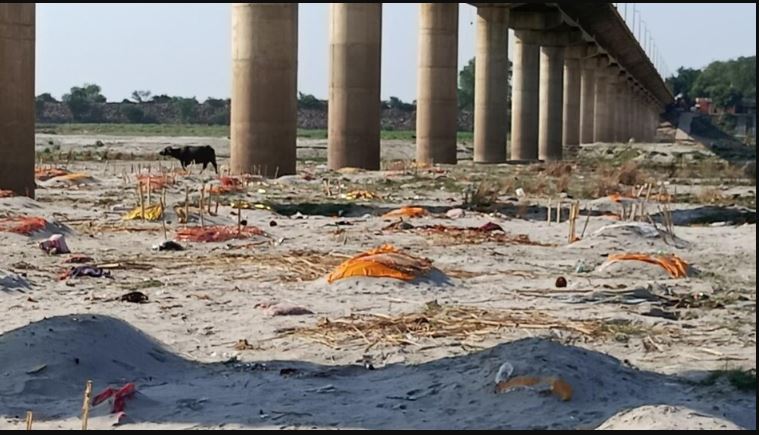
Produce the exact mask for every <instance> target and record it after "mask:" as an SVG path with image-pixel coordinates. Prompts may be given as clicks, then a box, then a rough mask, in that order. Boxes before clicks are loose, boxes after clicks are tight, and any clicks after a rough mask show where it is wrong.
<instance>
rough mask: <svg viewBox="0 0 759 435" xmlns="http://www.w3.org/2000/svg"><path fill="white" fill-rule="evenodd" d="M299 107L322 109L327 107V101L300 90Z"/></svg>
mask: <svg viewBox="0 0 759 435" xmlns="http://www.w3.org/2000/svg"><path fill="white" fill-rule="evenodd" d="M298 107H299V108H301V109H321V108H324V107H327V102H326V101H324V100H320V99H318V98H316V97H315V96H313V95H311V94H304V93H303V92H298Z"/></svg>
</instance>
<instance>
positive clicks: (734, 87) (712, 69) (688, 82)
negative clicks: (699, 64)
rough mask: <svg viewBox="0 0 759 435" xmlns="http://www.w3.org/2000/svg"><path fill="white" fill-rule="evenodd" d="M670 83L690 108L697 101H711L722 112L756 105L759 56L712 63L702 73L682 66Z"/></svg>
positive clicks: (701, 70) (676, 93)
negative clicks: (746, 105) (757, 61)
mask: <svg viewBox="0 0 759 435" xmlns="http://www.w3.org/2000/svg"><path fill="white" fill-rule="evenodd" d="M667 83H668V84H669V85H670V86H671V89H672V92H673V93H674V94H675V95H678V94H682V96H683V99H684V100H685V102H686V103H688V104H689V105H692V104H694V103H695V99H696V98H711V100H712V101H713V102H714V104H715V105H717V107H720V108H723V109H724V108H729V107H735V106H739V105H740V104H741V103H742V102H743V101H746V100H748V101H753V102H756V56H751V57H739V58H737V59H731V60H727V61H717V62H712V63H710V64H709V65H708V66H706V68H703V69H700V70H699V69H693V68H682V67H681V68H680V69H678V70H677V74H675V75H673V76H672V77H669V78H668V79H667Z"/></svg>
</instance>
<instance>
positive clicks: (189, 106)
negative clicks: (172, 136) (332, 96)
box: [35, 58, 511, 125]
mask: <svg viewBox="0 0 759 435" xmlns="http://www.w3.org/2000/svg"><path fill="white" fill-rule="evenodd" d="M509 71H511V67H510V66H509ZM474 77H475V59H474V58H472V59H471V60H470V61H469V62H468V63H467V64H466V65H465V66H464V67H463V68H462V69H461V71H460V72H459V84H458V100H459V101H458V103H459V109H460V110H461V111H464V112H471V111H473V110H474V82H475V78H474ZM510 89H511V74H510V73H509V90H510ZM510 93H511V92H508V93H507V95H506V98H507V99H510V98H511V96H510ZM106 103H107V101H106V97H105V96H104V95H103V94H102V88H101V87H100V86H99V85H97V84H93V83H85V84H83V85H82V86H74V87H72V88H71V89H70V91H69V92H68V93H66V94H64V95H63V96H62V98H61V100H60V101H59V100H57V99H55V98H54V97H53V96H52V95H51V94H50V93H43V94H41V95H38V96H37V97H36V101H35V104H36V109H37V116H38V118H39V117H41V116H42V114H43V113H44V112H45V110H46V109H47V108H49V105H64V106H65V107H66V108H67V109H68V110H69V111H70V112H71V116H72V117H73V120H74V122H85V123H98V122H105V119H106V118H112V117H113V116H114V113H112V112H113V111H112V110H111V111H108V110H106V105H107V104H106ZM118 106H119V107H118V109H117V110H118V111H119V112H120V114H121V115H123V118H125V119H126V120H127V121H128V122H130V123H135V124H150V123H163V122H166V119H173V120H177V121H179V122H182V123H186V124H193V123H200V120H201V118H202V120H204V122H202V123H210V124H220V125H223V124H228V123H229V111H230V100H229V99H228V98H227V99H219V98H208V99H206V100H205V101H204V102H202V103H201V102H200V101H198V100H197V99H196V98H195V97H192V98H186V97H180V96H169V95H166V94H160V95H153V93H152V92H151V91H149V90H135V91H134V92H132V94H131V98H129V99H124V100H122V101H121V102H120V104H118ZM150 106H153V107H152V108H151V107H150ZM156 106H159V108H160V110H158V109H156ZM298 108H300V109H311V110H326V109H327V101H326V100H321V99H319V98H317V97H315V96H314V95H311V94H306V93H303V92H299V93H298ZM382 108H383V109H388V110H396V111H399V112H408V113H413V112H415V111H416V100H414V101H412V102H410V103H409V102H406V101H403V100H401V99H400V98H398V97H390V98H389V99H388V100H385V101H382ZM201 115H202V116H201Z"/></svg>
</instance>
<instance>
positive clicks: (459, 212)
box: [445, 208, 466, 219]
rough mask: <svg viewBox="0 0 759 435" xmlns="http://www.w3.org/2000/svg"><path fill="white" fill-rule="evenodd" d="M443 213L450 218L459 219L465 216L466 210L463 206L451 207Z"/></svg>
mask: <svg viewBox="0 0 759 435" xmlns="http://www.w3.org/2000/svg"><path fill="white" fill-rule="evenodd" d="M445 215H446V216H448V217H449V218H450V219H461V218H463V217H465V216H466V211H464V209H463V208H452V209H450V210H448V211H447V212H445Z"/></svg>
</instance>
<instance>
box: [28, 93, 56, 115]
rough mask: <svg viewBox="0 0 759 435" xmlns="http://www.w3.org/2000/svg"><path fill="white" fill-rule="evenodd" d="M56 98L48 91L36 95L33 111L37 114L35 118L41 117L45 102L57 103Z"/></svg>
mask: <svg viewBox="0 0 759 435" xmlns="http://www.w3.org/2000/svg"><path fill="white" fill-rule="evenodd" d="M57 102H58V100H56V99H55V98H53V96H52V95H50V93H48V92H45V93H44V94H40V95H37V97H36V98H35V99H34V111H35V113H36V114H37V118H41V117H42V114H43V112H44V111H45V104H47V103H57Z"/></svg>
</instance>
